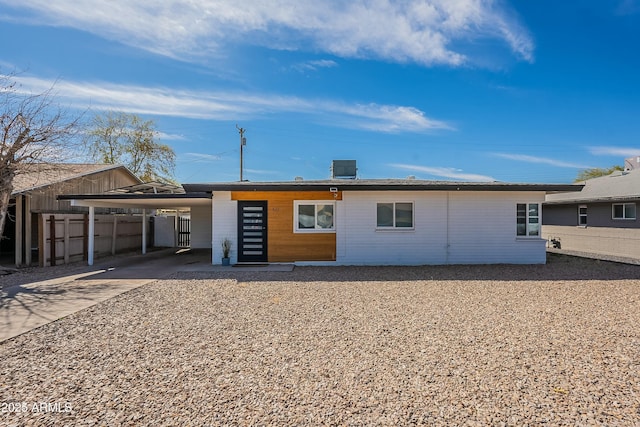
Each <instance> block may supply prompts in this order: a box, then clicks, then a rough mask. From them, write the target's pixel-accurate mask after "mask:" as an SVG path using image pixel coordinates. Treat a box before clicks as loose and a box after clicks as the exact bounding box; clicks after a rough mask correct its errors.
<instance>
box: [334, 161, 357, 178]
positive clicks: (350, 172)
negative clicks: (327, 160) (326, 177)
mask: <svg viewBox="0 0 640 427" xmlns="http://www.w3.org/2000/svg"><path fill="white" fill-rule="evenodd" d="M357 171H358V168H357V167H356V161H355V160H334V161H333V162H331V178H333V179H356V172H357Z"/></svg>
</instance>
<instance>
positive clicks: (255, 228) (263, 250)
mask: <svg viewBox="0 0 640 427" xmlns="http://www.w3.org/2000/svg"><path fill="white" fill-rule="evenodd" d="M267 261H268V258H267V202H266V201H260V202H256V201H239V202H238V262H267Z"/></svg>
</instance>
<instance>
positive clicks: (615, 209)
mask: <svg viewBox="0 0 640 427" xmlns="http://www.w3.org/2000/svg"><path fill="white" fill-rule="evenodd" d="M611 215H612V218H613V219H636V204H635V203H614V204H613V205H612V207H611Z"/></svg>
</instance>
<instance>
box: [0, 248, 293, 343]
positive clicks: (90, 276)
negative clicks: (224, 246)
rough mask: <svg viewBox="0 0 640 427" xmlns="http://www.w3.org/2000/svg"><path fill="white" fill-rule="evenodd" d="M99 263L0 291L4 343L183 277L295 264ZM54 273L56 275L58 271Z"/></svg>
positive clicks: (155, 257) (167, 258)
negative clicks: (177, 275) (141, 289)
mask: <svg viewBox="0 0 640 427" xmlns="http://www.w3.org/2000/svg"><path fill="white" fill-rule="evenodd" d="M98 261H99V262H97V263H96V265H95V266H94V267H87V268H86V269H84V270H83V271H82V272H81V273H76V274H68V273H66V275H65V273H64V271H65V270H64V269H61V270H59V271H60V273H59V274H61V276H60V277H56V278H53V279H48V280H41V281H36V282H30V283H23V284H20V285H14V286H8V287H3V288H0V342H2V341H4V340H7V339H9V338H13V337H15V336H18V335H21V334H23V333H25V332H28V331H30V330H32V329H35V328H37V327H39V326H42V325H45V324H47V323H50V322H54V321H56V320H58V319H61V318H63V317H65V316H68V315H70V314H73V313H75V312H77V311H80V310H82V309H85V308H87V307H91V306H92V305H95V304H98V303H100V302H102V301H105V300H108V299H110V298H113V297H115V296H117V295H120V294H122V293H124V292H127V291H130V290H132V289H135V288H137V287H140V286H142V285H146V284H147V283H151V282H154V281H156V280H158V279H163V278H166V277H168V276H170V275H172V274H174V273H176V272H179V271H188V272H217V273H228V274H238V273H240V274H241V273H242V272H247V273H249V272H286V271H292V270H293V268H294V266H293V264H270V265H256V266H243V267H236V266H229V267H223V266H221V265H215V266H214V265H211V252H210V251H206V250H202V251H201V250H196V251H189V250H186V251H185V250H181V251H177V252H176V250H175V249H165V250H159V251H155V252H151V253H148V254H146V255H141V254H138V255H132V256H127V257H116V258H111V259H106V260H102V261H100V260H98ZM51 273H52V274H56V270H55V267H54V269H52V270H51Z"/></svg>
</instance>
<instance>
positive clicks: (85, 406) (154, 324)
mask: <svg viewBox="0 0 640 427" xmlns="http://www.w3.org/2000/svg"><path fill="white" fill-rule="evenodd" d="M238 270H239V271H238V272H233V273H228V272H224V273H222V272H218V273H214V272H208V273H181V274H179V275H177V276H176V277H175V278H172V279H169V280H161V281H157V282H154V283H152V284H150V285H146V286H144V287H141V288H138V289H136V290H133V291H130V292H128V293H126V294H123V295H120V296H119V297H116V298H114V299H111V300H109V301H106V302H104V303H101V304H99V305H96V306H94V307H92V308H89V309H86V310H83V311H81V312H78V313H76V314H74V315H71V316H68V317H66V318H64V319H62V320H59V321H57V322H54V323H51V324H49V325H46V326H43V327H41V328H38V329H36V330H34V331H32V332H30V333H27V334H24V335H22V336H19V337H17V338H14V339H11V340H8V341H6V342H4V343H0V360H1V361H2V362H1V363H2V364H1V365H0V404H2V405H3V406H2V407H0V410H4V411H3V413H0V424H1V425H20V426H22V425H108V426H112V425H176V426H184V425H194V426H202V425H278V426H279V425H469V426H476V425H478V426H483V425H514V426H522V425H541V424H546V425H624V426H632V425H639V424H640V326H639V325H640V266H632V265H623V264H615V263H608V262H600V261H595V260H584V259H577V258H571V257H565V256H559V255H551V257H550V262H549V263H548V264H547V265H545V266H438V267H367V268H362V267H324V268H323V267H297V268H296V269H295V270H294V271H293V272H291V273H254V272H251V271H249V270H247V271H243V270H242V269H238ZM22 402H24V403H25V404H26V408H27V412H19V413H18V412H16V406H15V404H17V403H22ZM41 402H44V403H48V404H49V406H48V407H46V405H45V407H42V406H40V403H41ZM34 405H35V406H34ZM56 405H57V406H56ZM65 405H66V406H65ZM34 408H36V410H34ZM43 408H44V409H45V410H42V409H43ZM41 410H42V412H40V411H41ZM65 411H68V412H65Z"/></svg>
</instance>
